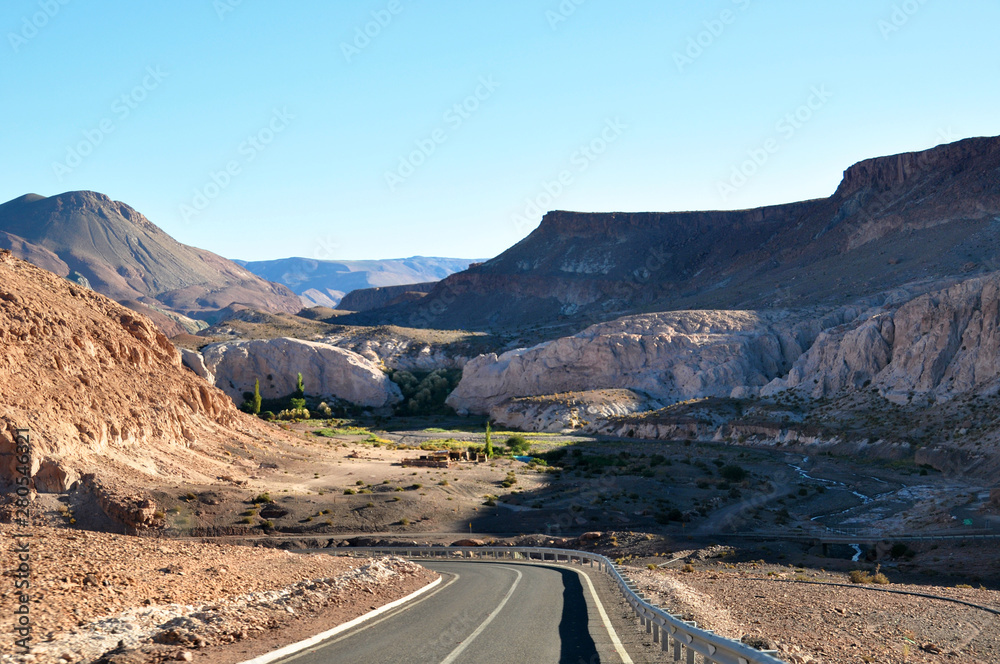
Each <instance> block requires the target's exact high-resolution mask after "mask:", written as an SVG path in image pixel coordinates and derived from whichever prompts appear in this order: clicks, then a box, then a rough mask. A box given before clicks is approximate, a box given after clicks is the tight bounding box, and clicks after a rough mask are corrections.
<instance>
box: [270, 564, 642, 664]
mask: <svg viewBox="0 0 1000 664" xmlns="http://www.w3.org/2000/svg"><path fill="white" fill-rule="evenodd" d="M421 564H422V565H424V566H425V567H428V568H430V569H433V570H435V571H438V572H440V573H441V575H442V577H443V582H442V584H441V585H440V586H439V587H438V588H437V589H436V590H434V591H431V592H430V593H428V594H427V595H424V596H421V597H420V598H418V599H416V600H414V601H413V602H411V603H409V604H407V605H405V606H402V607H400V608H398V609H395V610H393V611H391V612H389V613H388V614H386V615H385V616H380V617H379V618H376V619H373V620H371V621H369V622H367V623H363V624H362V625H360V626H358V627H357V628H355V629H352V630H350V631H349V632H347V633H345V634H341V635H338V636H337V637H334V638H333V639H331V640H330V641H327V642H326V643H323V644H319V645H317V646H314V647H312V648H309V649H308V650H305V651H303V652H301V653H299V654H297V655H293V656H290V657H287V658H285V659H282V660H280V664H341V663H343V664H348V663H350V664H399V663H400V662H406V663H407V664H410V663H412V664H424V663H433V664H498V663H504V662H511V663H512V664H525V663H528V662H530V663H531V664H547V663H550V662H551V663H556V662H564V663H566V664H597V663H598V662H600V663H615V664H622V663H623V662H624V663H625V664H631V661H632V660H631V659H630V658H629V656H628V655H627V654H622V653H620V651H619V648H620V647H621V644H620V643H617V644H616V643H615V642H614V641H616V640H617V635H615V636H612V634H613V629H612V630H611V633H609V627H610V625H606V623H605V619H604V618H603V617H602V614H603V607H601V608H598V605H597V604H596V603H595V597H594V594H593V592H592V591H591V588H590V587H589V584H588V583H587V580H586V579H585V578H583V577H581V576H580V574H578V573H577V572H576V571H575V570H572V569H567V568H559V567H546V566H541V565H531V564H519V563H509V562H508V563H493V562H472V561H469V562H457V561H448V562H441V561H421ZM597 601H599V600H597Z"/></svg>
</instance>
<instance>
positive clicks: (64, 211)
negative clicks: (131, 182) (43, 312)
mask: <svg viewBox="0 0 1000 664" xmlns="http://www.w3.org/2000/svg"><path fill="white" fill-rule="evenodd" d="M0 248H6V249H9V250H10V251H12V252H13V253H14V255H16V256H18V257H20V258H23V259H24V260H27V261H29V262H32V263H34V264H36V265H38V266H39V267H42V268H45V269H47V270H50V271H51V272H54V273H55V274H57V275H59V276H68V275H69V274H70V273H71V272H77V273H79V274H80V275H82V277H84V278H85V279H86V280H87V281H88V282H89V283H90V285H91V287H92V288H93V289H94V290H96V291H97V292H99V293H101V294H103V295H107V296H108V297H110V298H111V299H113V300H116V301H118V302H121V303H123V304H126V305H127V306H130V307H135V308H140V307H138V306H137V305H136V303H140V304H141V305H145V306H146V307H148V308H146V309H143V310H142V311H140V313H143V314H149V313H152V314H153V315H154V317H156V318H157V323H158V324H161V325H162V326H163V328H164V329H165V330H166V331H167V332H168V333H169V334H171V335H173V334H179V333H181V332H184V331H188V332H190V331H193V330H191V329H190V326H188V325H185V324H184V322H183V320H181V319H179V318H177V317H176V316H171V314H179V315H181V316H183V317H189V318H200V319H206V320H211V321H213V322H214V318H213V314H215V313H216V312H218V311H219V310H221V309H223V308H224V307H226V306H228V305H230V304H233V303H243V304H246V305H251V306H254V307H256V308H258V309H263V310H268V311H283V312H287V313H295V312H297V311H298V310H299V309H300V308H301V306H300V303H299V300H298V298H297V297H296V296H295V294H294V293H292V292H291V291H290V290H288V289H287V288H286V287H285V286H281V285H278V284H274V283H270V282H268V281H264V280H263V279H261V278H260V277H258V276H256V275H254V274H252V273H251V272H249V271H248V270H246V269H245V268H243V267H240V266H239V265H237V264H235V263H233V262H232V261H229V260H227V259H225V258H222V257H221V256H217V255H216V254H213V253H211V252H209V251H204V250H202V249H196V248H195V247H189V246H187V245H184V244H181V243H179V242H177V241H176V240H174V239H173V238H172V237H170V236H169V235H167V234H166V233H164V232H163V231H162V230H161V229H160V228H158V227H157V226H156V225H154V224H153V223H152V222H150V221H149V220H148V219H147V218H146V217H144V216H143V215H142V214H140V213H139V212H137V211H136V210H134V209H133V208H131V207H129V206H128V205H126V204H124V203H121V202H118V201H113V200H111V199H110V198H108V197H107V196H105V195H104V194H98V193H95V192H91V191H76V192H69V193H65V194H62V195H60V196H52V197H49V198H45V197H42V196H36V195H28V196H22V197H21V198H18V199H15V200H13V201H10V202H8V203H4V204H3V205H0Z"/></svg>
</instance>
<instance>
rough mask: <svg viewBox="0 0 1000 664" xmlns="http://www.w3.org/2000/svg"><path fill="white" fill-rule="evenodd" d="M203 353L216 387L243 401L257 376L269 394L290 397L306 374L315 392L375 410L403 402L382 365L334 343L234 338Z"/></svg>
mask: <svg viewBox="0 0 1000 664" xmlns="http://www.w3.org/2000/svg"><path fill="white" fill-rule="evenodd" d="M203 355H204V366H205V367H206V368H207V370H208V372H209V373H210V374H212V375H214V376H215V385H216V386H217V387H219V388H220V389H222V390H223V391H224V392H226V394H228V395H229V396H230V397H232V398H233V399H234V400H237V401H242V399H243V393H244V392H251V391H253V387H254V382H255V381H257V380H259V381H260V392H261V395H262V396H264V397H265V398H278V397H284V396H287V395H289V394H291V393H292V392H294V391H295V387H296V380H297V377H298V374H300V373H301V374H302V377H303V382H304V385H305V388H306V394H309V395H311V396H318V397H335V398H338V399H343V400H345V401H349V402H351V403H353V404H357V405H359V406H364V407H371V408H383V407H386V406H392V405H393V404H395V403H398V402H399V401H402V395H401V394H400V392H399V387H397V386H396V384H395V383H393V382H392V381H391V380H389V378H388V376H386V375H385V373H383V372H382V370H381V369H380V368H379V366H378V365H377V364H375V363H374V362H372V361H371V360H368V359H366V358H364V357H362V356H361V355H358V354H357V353H354V352H352V351H349V350H345V349H343V348H337V347H335V346H331V345H329V344H324V343H319V342H315V341H303V340H300V339H290V338H282V339H268V340H263V339H258V340H254V341H234V342H226V343H220V344H213V345H211V346H208V347H207V348H204V349H203Z"/></svg>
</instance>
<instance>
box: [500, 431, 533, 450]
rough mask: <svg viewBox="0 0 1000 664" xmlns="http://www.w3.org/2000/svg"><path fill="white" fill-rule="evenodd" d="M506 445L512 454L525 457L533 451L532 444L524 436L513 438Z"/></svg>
mask: <svg viewBox="0 0 1000 664" xmlns="http://www.w3.org/2000/svg"><path fill="white" fill-rule="evenodd" d="M505 444H506V445H507V447H508V449H510V451H511V454H517V455H523V454H527V453H528V451H529V450H530V449H531V442H529V441H528V439H527V438H525V437H524V436H522V435H515V436H511V437H510V438H508V439H507V442H506V443H505Z"/></svg>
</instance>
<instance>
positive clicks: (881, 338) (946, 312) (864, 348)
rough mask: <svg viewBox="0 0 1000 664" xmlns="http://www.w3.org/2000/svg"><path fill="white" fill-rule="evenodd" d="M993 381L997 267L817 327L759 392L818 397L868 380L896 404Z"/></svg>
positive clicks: (999, 359)
mask: <svg viewBox="0 0 1000 664" xmlns="http://www.w3.org/2000/svg"><path fill="white" fill-rule="evenodd" d="M998 382H1000V274H997V273H994V274H991V275H989V276H985V277H979V278H975V279H969V280H966V281H963V282H961V283H958V284H955V285H953V286H951V287H949V288H945V289H943V290H940V291H936V292H933V293H929V294H925V295H920V296H917V297H914V298H913V299H911V300H909V301H907V302H904V303H902V304H900V305H898V307H897V308H895V309H894V310H891V311H883V312H881V313H879V314H878V315H874V316H869V317H864V318H860V319H857V320H855V321H852V322H850V323H848V324H845V325H843V326H840V327H837V328H834V329H831V330H827V331H825V332H824V333H822V334H820V335H819V337H818V338H817V339H816V342H815V343H814V344H813V345H812V347H811V348H810V349H809V350H808V352H806V353H805V354H804V355H802V357H800V358H799V359H798V360H797V361H796V362H795V366H793V367H792V369H791V371H790V372H789V373H788V376H785V377H782V378H779V379H776V380H774V381H772V382H771V383H770V384H769V385H768V386H767V387H765V388H764V389H763V390H762V391H761V393H762V394H764V395H770V394H774V393H776V392H781V391H783V390H789V389H791V390H796V391H801V392H804V393H806V394H808V395H809V396H812V397H815V398H818V397H823V396H829V395H832V394H834V393H836V392H839V391H841V390H843V389H850V388H854V389H858V388H865V387H868V386H869V385H871V387H873V388H876V389H878V391H879V392H880V393H881V394H882V395H883V396H884V397H886V398H887V399H889V400H891V401H893V402H896V403H906V402H908V401H913V402H915V403H926V402H928V401H939V400H948V399H951V398H953V397H954V396H956V395H958V394H962V393H964V392H968V391H970V390H981V389H986V390H989V391H992V392H994V393H995V392H996V391H997V387H998Z"/></svg>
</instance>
